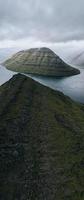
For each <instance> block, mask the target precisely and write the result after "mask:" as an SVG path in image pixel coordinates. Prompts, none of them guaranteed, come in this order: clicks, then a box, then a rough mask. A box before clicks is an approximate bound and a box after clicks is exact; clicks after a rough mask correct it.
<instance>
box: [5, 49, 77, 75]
mask: <svg viewBox="0 0 84 200" xmlns="http://www.w3.org/2000/svg"><path fill="white" fill-rule="evenodd" d="M3 65H4V66H6V68H7V69H9V70H12V71H14V72H20V73H25V74H36V75H43V76H54V77H63V76H72V75H77V74H79V73H80V71H79V70H78V69H76V68H74V67H72V66H70V65H69V64H67V63H65V62H64V61H63V60H62V59H61V58H60V57H59V56H57V55H56V54H55V53H54V52H53V51H52V50H51V49H49V48H46V47H43V48H33V49H29V50H23V51H20V52H18V53H16V54H14V55H13V56H12V57H11V58H9V59H8V60H6V61H5V62H4V63H3Z"/></svg>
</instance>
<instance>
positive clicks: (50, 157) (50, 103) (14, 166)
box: [0, 74, 84, 200]
mask: <svg viewBox="0 0 84 200" xmlns="http://www.w3.org/2000/svg"><path fill="white" fill-rule="evenodd" d="M83 191H84V105H80V104H77V103H75V102H73V101H72V100H71V99H70V98H68V97H66V96H64V95H63V94H62V93H61V92H56V91H53V90H51V89H49V88H47V87H44V86H42V85H40V84H39V83H36V82H35V81H33V80H32V79H30V78H27V77H25V76H23V75H20V74H18V75H15V76H14V77H13V78H12V79H11V80H9V81H8V82H7V83H6V84H4V85H3V86H1V87H0V200H2V199H3V200H13V199H14V200H16V199H17V200H27V199H28V200H44V199H46V200H56V199H57V200H66V199H67V200H68V199H71V200H77V199H78V200H79V199H80V200H82V199H84V192H83Z"/></svg>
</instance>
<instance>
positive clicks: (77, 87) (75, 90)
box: [32, 67, 84, 103]
mask: <svg viewBox="0 0 84 200" xmlns="http://www.w3.org/2000/svg"><path fill="white" fill-rule="evenodd" d="M77 68H78V69H80V71H81V73H80V74H79V75H76V76H70V77H65V78H51V77H42V76H40V77H35V76H32V77H33V79H34V80H36V81H38V82H40V83H41V84H43V85H46V86H48V87H50V88H52V89H54V90H60V91H62V92H63V93H64V94H65V95H68V96H69V97H71V98H72V99H73V100H75V101H78V102H81V103H84V67H77Z"/></svg>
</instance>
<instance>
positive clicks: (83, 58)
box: [71, 51, 84, 66]
mask: <svg viewBox="0 0 84 200" xmlns="http://www.w3.org/2000/svg"><path fill="white" fill-rule="evenodd" d="M71 62H72V63H73V64H75V65H78V66H84V51H82V52H79V53H77V54H76V55H75V56H74V57H73V59H72V61H71Z"/></svg>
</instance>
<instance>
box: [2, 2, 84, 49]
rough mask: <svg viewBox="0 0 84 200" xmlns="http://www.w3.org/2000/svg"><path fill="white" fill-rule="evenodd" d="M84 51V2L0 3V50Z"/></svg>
mask: <svg viewBox="0 0 84 200" xmlns="http://www.w3.org/2000/svg"><path fill="white" fill-rule="evenodd" d="M81 45H82V46H83V47H84V0H0V48H7V47H24V48H30V47H36V46H37V47H39V46H47V47H51V48H53V49H58V47H60V48H65V47H70V49H73V48H78V47H79V48H81Z"/></svg>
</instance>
